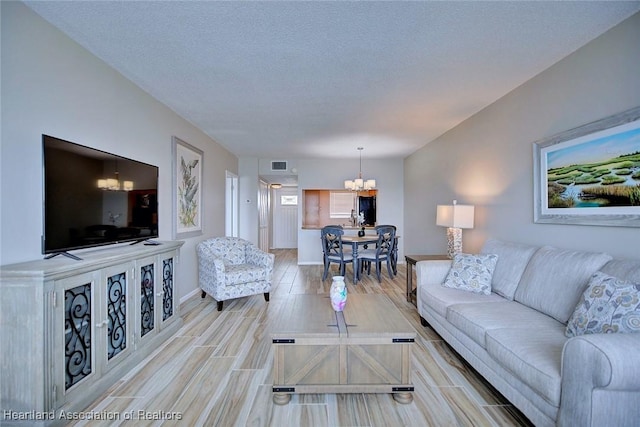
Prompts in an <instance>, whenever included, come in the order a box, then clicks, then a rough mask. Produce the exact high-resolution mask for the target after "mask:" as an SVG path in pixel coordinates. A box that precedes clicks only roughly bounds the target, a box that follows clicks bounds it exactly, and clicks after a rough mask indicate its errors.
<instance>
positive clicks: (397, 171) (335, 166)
mask: <svg viewBox="0 0 640 427" xmlns="http://www.w3.org/2000/svg"><path fill="white" fill-rule="evenodd" d="M297 164H298V167H297V168H298V185H299V186H298V188H299V194H298V197H299V198H300V201H301V203H302V190H309V189H329V190H336V189H343V188H344V181H345V180H346V179H353V178H354V177H355V176H356V175H357V174H358V168H359V166H358V160H355V159H349V160H337V159H298V161H297ZM363 177H364V178H365V179H366V178H374V179H375V180H376V188H377V189H378V196H377V200H376V201H377V218H376V219H377V223H378V224H393V225H395V226H396V227H397V230H398V231H397V232H398V235H399V236H400V244H399V250H398V257H399V259H400V260H404V252H405V250H404V249H403V246H404V245H403V243H404V239H405V238H406V233H405V230H406V228H405V226H404V217H403V214H402V207H403V206H405V197H404V195H405V192H404V191H403V187H404V184H403V160H402V159H394V158H390V159H366V160H363ZM303 216H304V212H303V210H302V204H301V205H300V209H299V210H298V223H299V224H298V230H299V231H298V264H322V247H321V246H320V230H303V229H302V219H303Z"/></svg>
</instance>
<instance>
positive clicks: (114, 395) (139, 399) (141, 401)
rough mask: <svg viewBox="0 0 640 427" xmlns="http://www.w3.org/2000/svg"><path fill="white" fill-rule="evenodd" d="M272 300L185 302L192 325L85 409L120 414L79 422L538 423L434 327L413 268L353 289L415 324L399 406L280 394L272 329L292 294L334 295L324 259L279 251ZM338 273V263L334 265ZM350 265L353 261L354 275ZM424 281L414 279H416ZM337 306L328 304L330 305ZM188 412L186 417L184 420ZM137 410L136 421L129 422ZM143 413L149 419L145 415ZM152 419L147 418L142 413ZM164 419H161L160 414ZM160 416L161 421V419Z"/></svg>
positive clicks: (376, 397)
mask: <svg viewBox="0 0 640 427" xmlns="http://www.w3.org/2000/svg"><path fill="white" fill-rule="evenodd" d="M273 252H274V253H275V255H276V262H275V273H274V286H273V289H272V291H271V301H270V302H269V303H266V302H265V301H264V298H263V297H262V295H259V296H253V297H248V298H242V299H238V300H233V301H225V304H224V308H223V310H222V311H221V312H218V311H217V310H216V303H215V301H213V300H212V299H211V297H209V296H207V297H206V298H205V299H201V298H200V294H199V293H198V295H197V296H194V297H193V298H190V299H189V300H188V301H186V302H185V303H184V304H183V305H182V306H181V314H182V317H183V319H184V326H183V327H182V328H181V329H180V331H179V332H178V333H176V335H175V336H174V337H172V338H171V339H169V340H168V341H167V342H166V343H165V344H164V345H163V346H161V348H159V349H158V350H157V351H156V352H155V353H153V354H152V355H151V356H149V357H148V358H147V359H146V360H145V361H143V362H142V363H140V364H139V365H138V366H137V367H136V368H135V369H133V370H132V371H131V372H130V373H129V374H128V375H126V376H125V377H123V378H122V379H121V380H120V381H119V382H118V383H116V384H115V385H114V386H113V387H111V389H110V390H108V391H107V392H106V393H105V394H104V395H103V396H102V397H101V398H100V399H98V400H97V401H96V402H94V403H93V404H92V405H90V406H89V407H88V408H86V411H92V412H95V413H99V414H107V415H113V414H116V416H117V417H119V420H107V421H102V422H101V421H96V420H92V421H80V422H77V423H75V424H74V425H78V426H81V425H90V426H91V427H94V426H100V425H105V426H113V425H135V426H136V427H137V426H144V425H149V426H157V425H163V426H165V425H166V426H171V425H177V426H184V425H189V426H196V425H197V426H277V427H281V426H296V427H298V426H314V427H315V426H332V427H333V426H385V427H386V426H530V425H531V424H530V423H529V421H528V420H527V419H526V418H525V417H524V416H523V415H522V414H521V413H520V412H519V411H518V410H516V409H515V408H514V407H513V406H511V405H510V404H509V402H508V401H507V400H506V399H505V398H504V397H502V396H501V395H500V394H499V393H498V392H496V391H495V390H494V389H493V388H492V387H491V386H489V385H488V384H486V383H485V382H484V381H483V380H482V378H481V377H480V376H479V375H478V374H477V373H476V372H475V371H474V370H473V369H472V368H470V367H469V366H468V365H466V364H465V363H463V362H462V360H461V358H460V357H459V356H458V355H457V354H456V353H455V352H454V351H453V350H452V349H451V348H450V347H449V346H448V345H447V344H446V343H445V342H444V341H443V340H442V339H441V338H440V337H439V336H438V335H437V334H436V333H435V332H434V331H433V330H431V329H430V328H424V327H422V326H421V325H420V318H419V315H418V312H417V310H416V308H415V306H413V305H412V304H410V303H408V302H407V301H406V299H405V294H404V289H405V275H406V268H405V266H404V265H400V266H399V268H398V275H397V276H396V277H395V278H394V279H393V280H390V279H389V277H388V276H387V273H386V269H385V270H384V273H383V279H382V283H378V282H377V280H376V278H375V274H373V272H372V274H371V276H368V277H367V276H366V275H365V277H364V278H363V280H362V281H361V282H359V283H358V284H357V285H355V286H354V285H353V284H352V282H351V280H350V276H348V280H347V285H348V292H350V293H383V294H386V295H387V296H388V297H389V298H390V299H391V301H392V302H393V303H394V304H395V305H396V306H397V307H398V308H399V309H400V311H401V312H402V314H403V315H404V316H405V317H406V318H407V319H408V321H409V322H410V323H411V324H412V325H413V326H414V327H415V329H416V331H417V334H418V335H417V340H416V344H415V345H414V349H413V355H412V358H413V359H412V381H413V384H414V386H415V393H414V400H413V402H412V403H410V404H406V405H403V404H399V403H397V402H396V401H394V400H393V398H392V396H391V395H389V394H312V395H294V396H293V397H292V399H291V402H290V403H289V404H287V405H283V406H279V405H275V404H274V403H273V401H272V392H271V384H272V366H273V352H272V350H271V344H270V339H269V334H270V327H271V326H272V325H273V323H274V321H275V319H276V318H277V316H278V313H280V312H282V311H283V310H286V309H287V307H286V303H285V300H286V298H285V297H286V296H287V295H289V294H328V291H329V287H330V285H331V279H330V277H329V278H327V280H325V281H324V282H323V281H322V267H321V266H298V265H297V252H296V251H295V250H275V251H273ZM332 269H333V274H337V269H336V267H335V266H332ZM349 271H351V270H350V268H348V272H347V274H348V273H349ZM414 283H415V282H414ZM327 303H328V302H327ZM178 414H179V417H180V418H181V419H180V420H176V419H173V420H172V419H170V418H172V417H173V418H176V417H177V416H178ZM131 415H132V416H133V417H132V418H133V419H132V420H125V418H129V417H130V416H131ZM140 415H144V416H142V417H141V416H140ZM140 418H144V419H140ZM153 418H156V419H153ZM157 418H160V419H157Z"/></svg>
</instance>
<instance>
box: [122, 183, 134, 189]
mask: <svg viewBox="0 0 640 427" xmlns="http://www.w3.org/2000/svg"><path fill="white" fill-rule="evenodd" d="M122 188H123V189H124V190H125V191H131V190H133V181H124V182H123V183H122Z"/></svg>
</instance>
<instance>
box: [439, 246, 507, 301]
mask: <svg viewBox="0 0 640 427" xmlns="http://www.w3.org/2000/svg"><path fill="white" fill-rule="evenodd" d="M497 261H498V256H497V255H494V254H484V255H471V254H456V255H455V256H454V257H453V263H452V264H451V269H450V270H449V273H448V274H447V277H446V278H445V279H444V282H443V283H442V286H445V287H447V288H454V289H460V290H462V291H468V292H475V293H478V294H484V295H489V294H491V278H492V277H493V270H494V269H495V267H496V262H497Z"/></svg>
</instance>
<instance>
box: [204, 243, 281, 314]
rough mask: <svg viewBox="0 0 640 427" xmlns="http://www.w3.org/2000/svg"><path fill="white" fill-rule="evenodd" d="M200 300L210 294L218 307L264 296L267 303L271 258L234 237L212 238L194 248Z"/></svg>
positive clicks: (271, 265) (270, 255) (268, 254)
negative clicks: (235, 299) (239, 300)
mask: <svg viewBox="0 0 640 427" xmlns="http://www.w3.org/2000/svg"><path fill="white" fill-rule="evenodd" d="M196 252H197V254H198V279H199V282H200V289H202V298H204V297H205V296H206V294H209V295H211V296H212V297H213V299H215V300H216V301H217V303H218V311H221V310H222V305H223V302H224V301H226V300H229V299H233V298H240V297H245V296H249V295H257V294H260V293H262V294H264V299H265V301H269V291H270V290H271V280H272V276H273V262H274V255H273V254H270V253H267V252H264V251H262V250H260V249H259V248H258V247H257V246H255V245H254V244H253V243H251V242H249V241H247V240H244V239H240V238H237V237H214V238H212V239H208V240H205V241H203V242H200V243H199V244H198V245H197V246H196Z"/></svg>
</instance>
